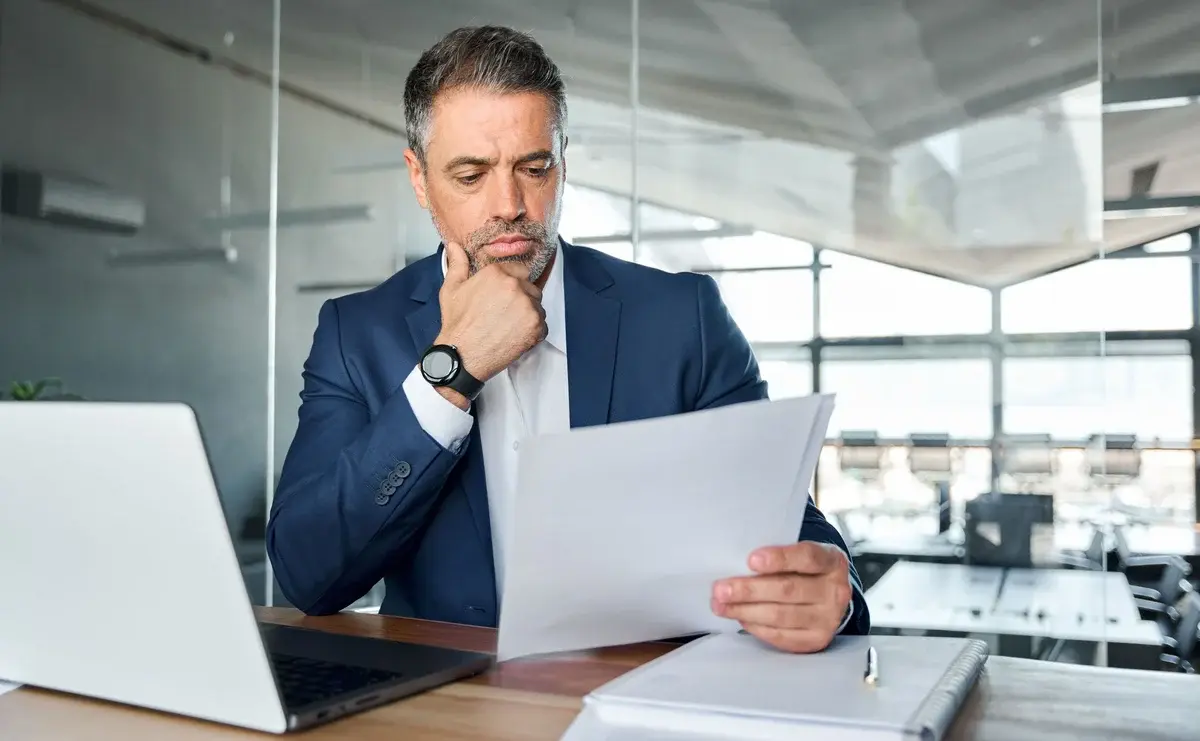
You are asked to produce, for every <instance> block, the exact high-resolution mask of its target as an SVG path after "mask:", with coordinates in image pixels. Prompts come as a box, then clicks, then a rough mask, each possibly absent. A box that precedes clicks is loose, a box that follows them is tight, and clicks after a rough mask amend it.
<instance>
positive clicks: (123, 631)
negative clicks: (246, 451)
mask: <svg viewBox="0 0 1200 741" xmlns="http://www.w3.org/2000/svg"><path fill="white" fill-rule="evenodd" d="M264 479H265V475H264ZM244 485H245V486H247V487H248V488H250V489H253V488H254V487H255V486H257V482H255V481H248V482H244ZM0 564H3V568H0V679H3V680H8V681H11V682H18V683H21V684H26V685H30V686H34V687H42V688H47V689H51V690H58V691H62V692H67V693H73V694H77V695H83V696H88V697H93V698H99V699H103V700H109V701H113V702H117V703H123V704H127V705H134V706H138V707H143V708H151V709H155V710H160V711H164V712H168V713H174V714H179V715H184V716H189V717H193V718H201V719H205V720H210V721H214V722H217V723H224V724H228V725H233V726H240V727H243V728H249V729H254V730H259V731H266V732H270V733H285V732H289V731H295V730H299V729H303V728H308V727H312V726H315V725H319V724H322V723H326V722H328V721H331V720H333V719H335V718H338V717H341V716H345V715H347V714H350V713H355V712H359V711H362V710H366V709H367V708H371V707H375V706H378V705H381V704H384V703H387V702H391V701H394V700H397V699H399V698H402V697H407V696H411V695H413V694H416V693H418V692H422V691H425V690H428V689H431V688H433V687H437V686H439V685H442V684H446V683H449V682H451V681H455V680H457V679H461V678H464V677H467V676H470V675H472V674H477V673H479V672H482V671H484V670H486V669H487V668H489V667H490V666H491V665H492V664H493V663H494V658H493V657H492V656H491V655H490V654H486V653H476V652H471V651H460V650H452V649H446V648H436V647H431V646H425V645H419V644H415V643H402V642H395V641H390V640H385V639H372V638H365V637H351V636H344V635H336V634H332V633H326V632H322V631H317V630H310V629H305V628H297V627H288V626H282V625H271V624H266V623H263V624H260V623H259V622H258V620H257V619H256V615H255V613H254V610H253V607H252V605H251V602H250V599H249V597H248V595H247V591H246V586H245V582H244V581H243V578H242V574H241V569H240V567H239V564H238V559H237V555H236V553H235V550H234V545H233V542H232V539H231V537H230V533H229V529H228V527H227V524H226V520H225V515H224V512H223V509H222V506H221V501H220V498H219V496H218V493H217V486H216V484H215V481H214V478H213V474H212V469H211V467H210V463H209V458H208V455H207V450H206V447H205V442H204V439H203V437H202V435H201V430H200V426H199V424H198V422H197V419H196V415H195V413H194V412H193V410H192V409H191V408H190V407H189V406H187V405H185V404H178V403H105V402H67V401H62V402H49V401H46V402H0Z"/></svg>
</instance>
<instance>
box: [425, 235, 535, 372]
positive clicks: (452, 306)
mask: <svg viewBox="0 0 1200 741" xmlns="http://www.w3.org/2000/svg"><path fill="white" fill-rule="evenodd" d="M439 301H440V302H441V306H442V329H441V332H440V333H439V334H438V337H437V339H436V340H435V343H437V344H446V345H454V346H455V347H457V348H458V353H459V355H460V356H461V357H462V363H463V368H465V369H466V371H467V372H468V373H470V374H471V375H472V376H474V377H475V378H478V379H479V380H480V381H487V380H488V379H489V378H491V377H492V376H494V375H496V374H497V373H499V372H500V371H502V370H504V369H505V368H507V367H508V366H509V364H511V363H512V362H513V361H514V360H516V359H517V358H519V357H520V356H521V354H522V353H524V352H525V351H527V350H529V349H530V348H531V347H533V346H534V345H536V344H537V343H539V342H541V341H542V340H543V339H545V338H546V333H547V331H548V330H547V327H546V312H545V310H544V309H543V308H542V291H541V289H539V288H538V287H537V286H535V285H533V283H531V282H530V281H529V268H528V267H527V266H525V265H522V264H520V263H515V262H498V263H492V264H490V265H488V266H486V267H484V268H483V269H482V270H480V271H479V272H477V273H476V274H475V275H470V263H469V261H468V260H467V253H466V252H465V251H464V250H463V248H462V247H461V246H460V245H458V244H456V243H454V242H449V243H447V244H446V279H445V281H444V282H443V283H442V289H441V293H440V298H439Z"/></svg>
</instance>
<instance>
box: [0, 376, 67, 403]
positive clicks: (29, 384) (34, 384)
mask: <svg viewBox="0 0 1200 741" xmlns="http://www.w3.org/2000/svg"><path fill="white" fill-rule="evenodd" d="M62 385H63V384H62V381H61V380H59V379H57V378H43V379H42V380H40V381H13V383H12V386H10V387H9V390H8V396H9V398H10V399H12V400H13V401H37V400H39V399H44V398H46V397H47V395H48V392H50V391H51V390H57V391H58V393H56V394H54V396H55V397H57V398H62V397H63V396H64V395H63V394H62ZM0 398H3V396H0Z"/></svg>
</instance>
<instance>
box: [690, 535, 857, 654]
mask: <svg viewBox="0 0 1200 741" xmlns="http://www.w3.org/2000/svg"><path fill="white" fill-rule="evenodd" d="M749 565H750V569H751V571H753V572H754V575H753V576H740V577H733V578H729V579H723V580H721V581H719V582H717V583H716V584H714V585H713V596H712V610H713V612H714V613H715V614H717V615H720V616H721V617H727V618H731V619H733V620H737V621H738V622H740V623H741V624H742V627H743V628H745V630H746V632H747V633H750V634H752V635H754V636H756V637H757V638H759V639H760V640H762V641H764V642H766V643H768V644H770V645H772V646H774V647H776V648H778V649H780V650H781V651H789V652H793V653H813V652H817V651H823V650H824V649H825V648H826V647H827V646H828V645H829V644H830V642H832V641H833V638H834V636H836V635H837V634H838V631H839V630H841V628H842V626H843V624H844V623H845V621H846V618H847V616H848V615H849V614H850V613H849V610H850V606H851V599H852V597H853V589H852V588H851V586H850V576H849V573H850V563H849V560H848V559H847V558H846V554H845V553H844V552H843V551H842V550H841V549H840V548H838V547H837V546H835V545H831V544H828V543H817V542H814V541H801V542H799V543H793V544H789V545H783V546H770V547H767V548H760V549H758V550H756V551H755V552H754V553H752V554H751V555H750V561H749Z"/></svg>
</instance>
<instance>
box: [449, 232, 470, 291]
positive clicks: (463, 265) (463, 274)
mask: <svg viewBox="0 0 1200 741" xmlns="http://www.w3.org/2000/svg"><path fill="white" fill-rule="evenodd" d="M470 275H471V261H470V260H469V259H467V252H466V250H464V249H463V248H462V245H460V244H459V243H458V242H447V243H446V280H445V285H448V286H457V285H459V284H460V283H463V282H464V281H466V279H467V278H469V277H470Z"/></svg>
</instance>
